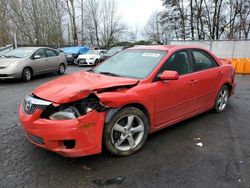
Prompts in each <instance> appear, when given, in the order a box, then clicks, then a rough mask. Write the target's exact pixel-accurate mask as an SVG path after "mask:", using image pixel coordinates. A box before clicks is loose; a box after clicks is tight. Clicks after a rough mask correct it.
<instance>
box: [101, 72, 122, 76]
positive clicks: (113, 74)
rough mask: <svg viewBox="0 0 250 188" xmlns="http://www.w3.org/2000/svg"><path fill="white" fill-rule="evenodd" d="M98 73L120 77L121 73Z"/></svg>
mask: <svg viewBox="0 0 250 188" xmlns="http://www.w3.org/2000/svg"><path fill="white" fill-rule="evenodd" d="M99 73H100V74H105V75H108V76H117V77H122V76H121V75H119V74H115V73H112V72H99Z"/></svg>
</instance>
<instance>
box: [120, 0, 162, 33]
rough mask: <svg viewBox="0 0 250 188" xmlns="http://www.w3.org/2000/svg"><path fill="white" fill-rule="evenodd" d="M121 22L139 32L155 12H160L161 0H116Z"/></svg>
mask: <svg viewBox="0 0 250 188" xmlns="http://www.w3.org/2000/svg"><path fill="white" fill-rule="evenodd" d="M117 4H118V7H119V11H120V12H121V14H122V16H123V21H124V22H126V23H127V24H128V25H129V26H131V27H132V28H134V29H135V28H136V27H137V28H138V30H141V29H142V28H143V26H144V25H145V24H146V22H147V20H148V18H149V17H150V15H151V14H152V13H153V12H154V11H155V10H162V9H163V7H162V1H161V0H117Z"/></svg>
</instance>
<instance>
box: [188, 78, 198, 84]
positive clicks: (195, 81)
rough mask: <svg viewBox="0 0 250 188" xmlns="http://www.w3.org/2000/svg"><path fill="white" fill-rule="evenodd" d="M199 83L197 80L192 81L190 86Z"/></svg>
mask: <svg viewBox="0 0 250 188" xmlns="http://www.w3.org/2000/svg"><path fill="white" fill-rule="evenodd" d="M197 82H198V81H197V80H194V79H192V80H190V81H189V85H193V84H197Z"/></svg>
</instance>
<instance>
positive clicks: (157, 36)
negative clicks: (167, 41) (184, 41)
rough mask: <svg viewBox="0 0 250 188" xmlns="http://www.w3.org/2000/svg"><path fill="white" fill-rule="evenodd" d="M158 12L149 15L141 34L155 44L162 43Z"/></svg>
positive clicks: (162, 31)
mask: <svg viewBox="0 0 250 188" xmlns="http://www.w3.org/2000/svg"><path fill="white" fill-rule="evenodd" d="M160 21H161V20H160V13H159V12H158V11H155V12H153V14H152V15H151V16H150V18H149V20H148V22H147V24H146V26H145V27H144V31H143V33H142V35H143V36H144V37H145V38H146V39H147V40H149V41H151V42H155V43H157V44H163V34H164V30H163V28H162V27H161V23H160Z"/></svg>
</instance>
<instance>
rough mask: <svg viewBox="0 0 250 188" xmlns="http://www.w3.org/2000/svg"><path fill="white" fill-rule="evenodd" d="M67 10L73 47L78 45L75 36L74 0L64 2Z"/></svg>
mask: <svg viewBox="0 0 250 188" xmlns="http://www.w3.org/2000/svg"><path fill="white" fill-rule="evenodd" d="M66 3H67V10H68V13H69V17H70V22H71V32H72V38H73V41H74V45H78V36H77V27H76V13H75V5H74V0H66Z"/></svg>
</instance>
